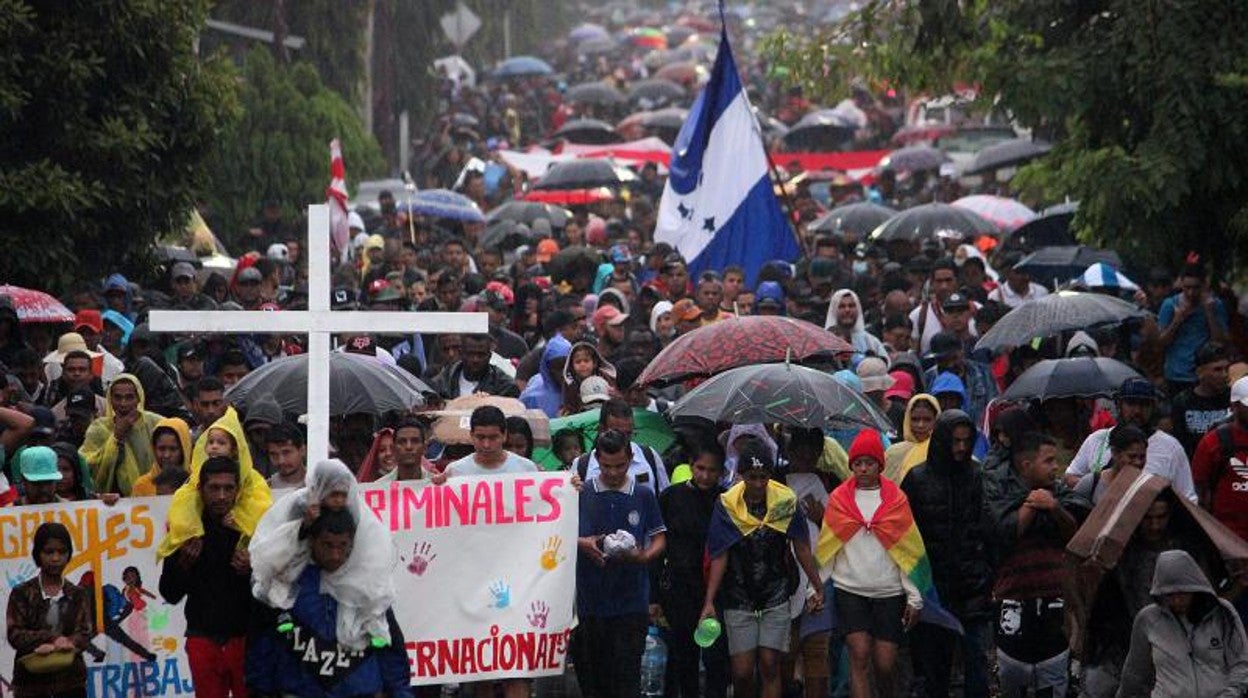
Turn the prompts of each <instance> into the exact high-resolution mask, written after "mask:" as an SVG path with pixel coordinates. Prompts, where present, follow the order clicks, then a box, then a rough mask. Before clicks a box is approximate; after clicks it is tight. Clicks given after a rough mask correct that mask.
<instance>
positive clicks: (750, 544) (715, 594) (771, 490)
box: [701, 438, 823, 696]
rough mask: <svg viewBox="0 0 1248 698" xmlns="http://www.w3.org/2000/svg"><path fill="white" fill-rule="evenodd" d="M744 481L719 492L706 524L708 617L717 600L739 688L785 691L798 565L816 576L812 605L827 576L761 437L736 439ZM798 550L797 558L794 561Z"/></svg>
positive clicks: (816, 605)
mask: <svg viewBox="0 0 1248 698" xmlns="http://www.w3.org/2000/svg"><path fill="white" fill-rule="evenodd" d="M737 452H738V461H737V473H738V475H739V476H740V477H741V482H738V483H737V484H735V485H733V486H732V487H731V488H730V489H729V490H728V491H727V492H725V493H723V494H722V495H720V497H719V501H717V502H716V503H715V509H714V511H713V512H712V513H711V522H710V525H709V527H708V529H707V540H706V547H707V554H708V556H709V557H710V570H709V572H708V574H707V584H706V597H705V600H704V601H703V604H702V615H701V617H702V618H710V617H712V616H714V615H715V609H716V606H717V605H718V607H719V609H720V610H721V611H722V612H723V626H724V628H725V630H726V632H727V635H728V653H729V654H730V655H731V664H732V683H733V694H734V695H738V696H750V695H754V689H755V686H754V677H755V674H756V673H757V675H758V677H759V678H760V680H761V683H762V685H761V686H759V687H758V688H759V695H762V696H779V695H780V693H781V688H782V681H781V676H780V659H781V656H782V655H783V654H784V653H785V652H787V651H788V650H789V638H790V634H791V633H790V622H789V597H790V595H792V594H793V592H794V590H796V589H797V581H798V569H797V568H798V566H799V565H800V567H801V571H802V573H804V574H805V575H806V578H807V579H808V580H809V581H810V587H811V590H812V591H811V592H810V597H809V600H808V602H807V611H808V612H812V613H813V612H817V611H819V610H820V609H821V608H823V583H822V582H821V581H819V570H818V568H817V567H816V565H815V558H814V556H813V555H812V554H811V550H810V534H809V533H808V532H807V530H806V522H805V520H804V518H803V517H802V515H801V514H800V512H799V511H798V507H797V495H796V494H794V492H793V490H791V489H789V488H788V487H786V486H785V485H782V484H780V483H779V482H777V481H775V480H773V479H772V476H773V474H774V469H775V464H776V463H775V457H774V456H773V455H772V453H771V451H770V450H768V448H767V447H766V446H765V445H764V444H763V443H762V441H760V440H759V439H757V438H749V439H747V440H744V441H743V443H741V444H740V446H739V447H738V450H737ZM794 558H796V562H795V561H794Z"/></svg>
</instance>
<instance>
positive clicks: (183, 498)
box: [156, 407, 273, 559]
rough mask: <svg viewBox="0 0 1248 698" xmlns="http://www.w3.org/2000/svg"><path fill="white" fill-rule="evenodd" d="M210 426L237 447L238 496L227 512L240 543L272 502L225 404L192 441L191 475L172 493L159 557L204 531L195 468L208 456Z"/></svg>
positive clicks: (234, 416)
mask: <svg viewBox="0 0 1248 698" xmlns="http://www.w3.org/2000/svg"><path fill="white" fill-rule="evenodd" d="M213 429H222V430H224V431H226V432H227V433H229V435H230V436H231V437H233V438H234V444H235V446H236V447H237V448H238V474H239V479H238V482H239V488H238V500H237V501H236V502H235V503H234V508H233V509H231V510H230V516H231V517H232V518H233V519H234V527H235V528H237V529H238V530H239V531H241V532H242V534H243V540H242V541H241V543H240V545H243V546H246V545H247V542H248V540H250V538H251V536H252V534H254V533H255V532H256V524H257V523H259V522H260V517H262V516H264V512H266V511H268V510H269V507H270V506H272V505H273V493H272V492H271V491H269V483H267V482H265V480H264V476H262V475H261V474H260V473H258V472H256V469H255V467H253V466H252V463H251V451H250V450H249V449H248V448H247V435H246V434H245V433H244V432H243V425H242V424H241V423H240V422H239V421H238V413H237V412H235V411H234V408H233V407H228V408H226V410H225V416H224V417H222V418H221V419H218V420H217V421H215V422H213V423H212V426H211V427H209V428H207V429H205V430H204V433H202V434H200V435H199V439H198V440H197V441H196V442H195V448H194V450H193V451H192V453H191V477H190V479H189V480H187V481H186V484H184V485H182V486H181V487H179V488H178V491H177V492H175V493H174V494H173V502H172V503H171V504H170V505H169V532H168V533H166V534H165V538H164V540H162V541H160V545H159V546H158V547H157V548H156V556H157V557H158V558H160V559H164V558H166V557H169V556H170V555H172V554H173V553H174V551H176V550H177V549H178V548H179V547H181V545H182V544H183V543H185V542H186V541H188V540H190V539H192V538H198V537H200V536H202V535H204V521H203V518H202V517H203V513H204V501H203V499H202V498H201V497H200V495H199V470H200V468H201V467H203V465H204V461H206V460H208V454H207V452H206V451H205V450H204V449H205V446H206V445H207V443H208V432H209V431H211V430H213Z"/></svg>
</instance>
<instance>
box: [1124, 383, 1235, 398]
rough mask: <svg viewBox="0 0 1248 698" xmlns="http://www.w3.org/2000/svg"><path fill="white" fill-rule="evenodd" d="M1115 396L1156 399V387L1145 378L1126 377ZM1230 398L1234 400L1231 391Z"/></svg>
mask: <svg viewBox="0 0 1248 698" xmlns="http://www.w3.org/2000/svg"><path fill="white" fill-rule="evenodd" d="M1117 398H1118V399H1119V400H1156V399H1157V389H1156V388H1154V387H1153V384H1152V383H1150V382H1148V379H1147V378H1128V379H1126V380H1125V381H1123V382H1122V385H1121V386H1120V387H1119V388H1118V396H1117ZM1231 399H1232V400H1234V394H1233V391H1232V398H1231Z"/></svg>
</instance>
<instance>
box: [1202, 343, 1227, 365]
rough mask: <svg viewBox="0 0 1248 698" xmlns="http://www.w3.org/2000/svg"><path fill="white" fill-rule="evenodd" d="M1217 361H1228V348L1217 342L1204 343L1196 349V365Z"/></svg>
mask: <svg viewBox="0 0 1248 698" xmlns="http://www.w3.org/2000/svg"><path fill="white" fill-rule="evenodd" d="M1217 361H1226V348H1225V347H1223V346H1222V345H1221V344H1218V343H1217V342H1210V343H1208V344H1202V345H1201V346H1200V348H1199V349H1197V350H1196V364H1195V365H1196V366H1204V365H1205V364H1211V363H1214V362H1217Z"/></svg>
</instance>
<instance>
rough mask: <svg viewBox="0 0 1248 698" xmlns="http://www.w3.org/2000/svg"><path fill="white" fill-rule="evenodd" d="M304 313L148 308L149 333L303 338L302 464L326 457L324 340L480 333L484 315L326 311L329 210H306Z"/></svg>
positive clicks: (317, 207)
mask: <svg viewBox="0 0 1248 698" xmlns="http://www.w3.org/2000/svg"><path fill="white" fill-rule="evenodd" d="M307 250H308V309H307V310H283V311H281V312H276V313H273V312H267V311H262V310H254V311H243V312H238V311H219V310H211V311H180V310H154V311H152V312H151V314H150V316H149V319H148V324H149V325H150V326H151V328H152V331H153V332H194V333H200V332H220V333H232V334H252V333H262V334H306V335H308V412H307V413H308V463H309V464H313V463H317V462H319V461H322V460H325V459H326V458H328V457H329V358H330V357H329V353H330V347H329V344H330V342H329V340H330V335H332V334H334V333H337V332H346V333H395V334H412V333H422V334H438V333H461V332H462V333H465V334H485V333H486V332H488V331H489V321H488V315H487V314H486V313H441V312H421V313H413V312H404V311H386V312H365V311H333V310H331V309H330V302H329V298H330V293H331V284H330V276H331V270H330V259H329V206H327V205H324V204H318V205H314V206H309V207H308V246H307Z"/></svg>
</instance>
